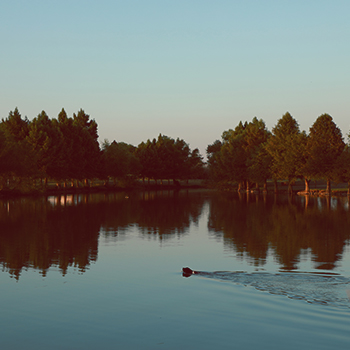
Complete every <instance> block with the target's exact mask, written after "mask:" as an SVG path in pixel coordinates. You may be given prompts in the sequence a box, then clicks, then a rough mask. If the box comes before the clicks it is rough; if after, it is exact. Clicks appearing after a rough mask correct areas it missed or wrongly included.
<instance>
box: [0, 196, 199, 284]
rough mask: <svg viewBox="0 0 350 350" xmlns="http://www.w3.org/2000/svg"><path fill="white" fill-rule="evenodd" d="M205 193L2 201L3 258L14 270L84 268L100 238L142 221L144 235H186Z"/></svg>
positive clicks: (0, 260) (6, 266)
mask: <svg viewBox="0 0 350 350" xmlns="http://www.w3.org/2000/svg"><path fill="white" fill-rule="evenodd" d="M204 201H205V194H204V193H203V192H193V193H189V192H188V191H180V192H173V191H160V192H145V193H133V194H131V195H129V196H126V195H125V193H113V194H89V195H79V196H72V195H67V196H59V197H48V198H36V199H32V198H22V199H15V200H10V201H0V225H1V231H0V263H1V264H2V266H3V269H4V270H6V271H8V272H9V273H10V274H11V276H13V277H15V278H16V279H18V278H19V276H20V274H21V271H22V270H23V269H27V268H35V269H38V270H40V271H41V273H42V274H43V275H44V276H45V275H46V274H47V271H48V269H49V268H50V267H51V266H56V267H58V268H59V269H60V270H61V272H62V274H63V275H65V274H66V273H67V269H68V267H75V268H78V269H79V271H80V272H84V271H85V270H86V269H87V268H88V266H89V265H90V264H91V262H95V261H96V260H97V253H98V239H99V235H100V233H101V234H103V235H104V236H106V237H108V236H114V237H115V236H118V235H121V234H125V232H126V229H127V228H128V227H129V226H130V225H137V226H138V227H139V229H140V232H142V233H144V237H149V235H155V236H156V237H158V238H159V239H160V240H162V239H165V238H170V237H174V236H175V235H178V236H181V235H182V234H184V233H185V232H186V230H187V229H188V227H189V225H190V223H191V222H194V223H196V222H197V221H198V218H199V216H200V214H201V211H202V207H203V203H204Z"/></svg>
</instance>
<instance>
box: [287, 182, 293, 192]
mask: <svg viewBox="0 0 350 350" xmlns="http://www.w3.org/2000/svg"><path fill="white" fill-rule="evenodd" d="M292 193H293V181H288V194H292Z"/></svg>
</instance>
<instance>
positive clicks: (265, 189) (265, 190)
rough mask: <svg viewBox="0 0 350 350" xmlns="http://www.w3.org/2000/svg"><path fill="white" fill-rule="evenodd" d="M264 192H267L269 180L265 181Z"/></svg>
mask: <svg viewBox="0 0 350 350" xmlns="http://www.w3.org/2000/svg"><path fill="white" fill-rule="evenodd" d="M264 192H267V181H266V180H265V181H264Z"/></svg>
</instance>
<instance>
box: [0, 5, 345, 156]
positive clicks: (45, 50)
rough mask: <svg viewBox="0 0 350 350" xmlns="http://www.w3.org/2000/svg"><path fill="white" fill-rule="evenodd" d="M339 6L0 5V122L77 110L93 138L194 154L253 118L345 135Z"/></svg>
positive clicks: (342, 28) (342, 9)
mask: <svg viewBox="0 0 350 350" xmlns="http://www.w3.org/2000/svg"><path fill="white" fill-rule="evenodd" d="M349 14H350V1H349V0H329V1H323V0H303V1H298V0H293V1H292V0H291V1H284V0H279V1H277V0H276V1H268V0H265V1H262V0H257V1H249V0H245V1H243V0H242V1H235V0H231V1H228V0H227V1H226V0H216V1H213V0H212V1H207V0H187V1H183V0H178V1H168V0H149V1H148V0H125V1H112V0H111V1H104V0H100V1H89V0H84V1H78V0H70V1H63V0H61V1H49V0H45V1H35V0H31V1H28V0H12V1H5V0H2V1H1V2H0V44H1V55H0V118H6V117H7V116H8V113H9V112H10V111H11V110H13V109H14V108H15V107H16V106H17V107H18V108H19V110H20V112H21V113H22V115H23V116H25V115H26V116H27V117H28V118H29V119H32V118H34V117H35V116H37V115H38V114H39V113H40V112H41V110H45V111H46V113H47V114H48V115H49V116H50V117H51V118H56V117H57V115H58V113H59V111H60V110H61V108H62V107H63V108H65V110H66V111H67V113H68V115H72V114H73V113H74V112H77V111H78V110H79V109H80V108H83V109H84V110H85V112H86V113H88V114H90V116H91V118H93V119H95V120H96V122H97V123H98V125H99V135H100V140H101V141H103V139H105V138H108V139H109V140H110V141H113V140H117V141H124V142H127V143H131V144H133V145H135V146H137V145H138V144H139V143H140V142H141V141H145V140H147V139H148V138H154V137H157V136H158V134H159V133H162V134H165V135H168V136H170V137H173V138H176V137H180V138H182V139H184V140H185V141H186V142H188V143H189V144H190V147H191V148H192V149H194V148H196V147H198V148H199V149H200V151H201V153H202V154H203V155H204V154H205V149H206V146H207V145H208V144H210V143H212V142H213V141H215V140H216V139H220V137H221V134H222V132H223V131H224V130H228V129H229V128H234V127H235V126H236V125H237V124H238V122H239V121H240V120H242V121H250V120H251V119H252V118H253V117H254V116H256V117H258V118H259V119H260V118H261V119H263V120H264V121H265V122H266V124H267V126H268V128H269V129H270V130H271V129H272V127H273V126H274V125H275V124H276V123H277V121H278V119H279V118H281V116H282V115H283V114H284V113H285V112H287V111H289V112H290V113H291V114H292V115H293V117H294V118H295V119H297V120H298V122H299V124H300V127H301V129H302V130H306V131H308V130H309V127H310V126H311V125H312V124H313V123H314V121H315V120H316V118H317V117H318V116H319V115H321V114H323V113H329V114H330V115H332V117H333V119H334V121H335V122H336V124H337V125H338V126H339V127H340V128H341V130H342V132H343V135H344V136H345V135H346V134H347V133H348V132H349V130H350V118H349V116H350V115H349V112H350V108H349V107H350V106H349V105H350V96H349V95H350V17H349Z"/></svg>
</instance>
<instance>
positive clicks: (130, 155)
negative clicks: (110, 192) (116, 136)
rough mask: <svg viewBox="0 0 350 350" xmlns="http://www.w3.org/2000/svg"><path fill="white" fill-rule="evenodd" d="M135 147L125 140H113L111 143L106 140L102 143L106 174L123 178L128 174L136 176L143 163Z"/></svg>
mask: <svg viewBox="0 0 350 350" xmlns="http://www.w3.org/2000/svg"><path fill="white" fill-rule="evenodd" d="M135 149H136V148H135V147H134V146H132V145H128V144H126V143H124V142H119V143H118V142H116V141H113V142H112V143H111V144H110V143H109V142H108V140H105V141H104V143H103V145H102V152H103V154H102V158H103V164H104V169H105V174H106V176H108V177H113V178H115V179H122V180H125V179H127V177H128V176H132V177H136V176H137V175H138V174H139V171H140V168H141V164H140V161H139V159H138V158H137V157H136V155H135Z"/></svg>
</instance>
